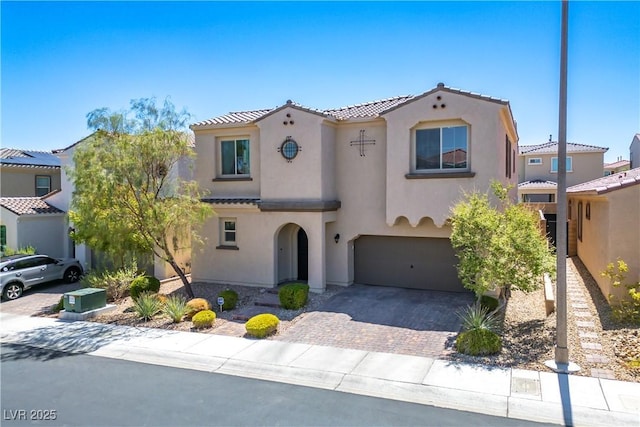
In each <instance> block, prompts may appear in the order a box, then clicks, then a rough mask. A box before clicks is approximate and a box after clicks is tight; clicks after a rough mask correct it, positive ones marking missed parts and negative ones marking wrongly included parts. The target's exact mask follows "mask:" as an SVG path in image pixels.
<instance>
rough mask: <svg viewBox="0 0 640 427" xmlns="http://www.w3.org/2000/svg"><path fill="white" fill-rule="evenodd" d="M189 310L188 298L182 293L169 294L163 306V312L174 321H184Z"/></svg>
mask: <svg viewBox="0 0 640 427" xmlns="http://www.w3.org/2000/svg"><path fill="white" fill-rule="evenodd" d="M188 311H189V309H188V308H187V300H186V299H185V298H184V297H183V296H181V295H171V296H169V297H168V298H167V301H166V302H165V303H164V307H162V312H163V313H164V314H165V315H167V316H168V317H169V318H170V319H171V320H173V323H180V322H182V318H183V317H184V316H185V315H186V314H187V312H188Z"/></svg>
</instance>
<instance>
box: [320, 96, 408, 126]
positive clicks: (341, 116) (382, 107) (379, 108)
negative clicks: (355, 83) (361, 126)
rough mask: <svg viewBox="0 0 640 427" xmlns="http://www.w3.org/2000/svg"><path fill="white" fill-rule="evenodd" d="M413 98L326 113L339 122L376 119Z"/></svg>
mask: <svg viewBox="0 0 640 427" xmlns="http://www.w3.org/2000/svg"><path fill="white" fill-rule="evenodd" d="M412 98H413V95H405V96H396V97H394V98H387V99H381V100H378V101H371V102H365V103H363V104H355V105H349V106H346V107H342V108H335V109H331V110H325V111H324V113H325V114H328V115H330V116H333V117H335V118H336V119H338V120H346V119H350V118H359V117H376V116H378V115H379V114H380V113H383V112H385V111H387V110H388V109H390V108H393V107H396V106H398V105H400V104H404V103H405V102H406V101H408V100H410V99H412Z"/></svg>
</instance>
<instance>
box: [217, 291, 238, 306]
mask: <svg viewBox="0 0 640 427" xmlns="http://www.w3.org/2000/svg"><path fill="white" fill-rule="evenodd" d="M218 297H222V298H224V304H222V309H223V310H233V309H234V308H236V305H237V304H238V293H237V292H236V291H234V290H231V289H227V290H224V291H222V292H220V293H219V294H218Z"/></svg>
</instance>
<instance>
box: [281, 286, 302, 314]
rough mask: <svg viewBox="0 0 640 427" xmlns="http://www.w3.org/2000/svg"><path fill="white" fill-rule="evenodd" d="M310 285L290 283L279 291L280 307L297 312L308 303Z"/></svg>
mask: <svg viewBox="0 0 640 427" xmlns="http://www.w3.org/2000/svg"><path fill="white" fill-rule="evenodd" d="M308 297H309V285H307V284H305V283H290V284H288V285H284V286H283V287H281V288H280V290H279V291H278V298H279V299H280V305H281V306H282V308H285V309H287V310H297V309H299V308H302V307H304V306H305V304H306V303H307V298H308Z"/></svg>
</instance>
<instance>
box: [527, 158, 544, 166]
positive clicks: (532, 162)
mask: <svg viewBox="0 0 640 427" xmlns="http://www.w3.org/2000/svg"><path fill="white" fill-rule="evenodd" d="M527 164H528V165H541V164H542V157H529V160H528V161H527Z"/></svg>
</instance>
